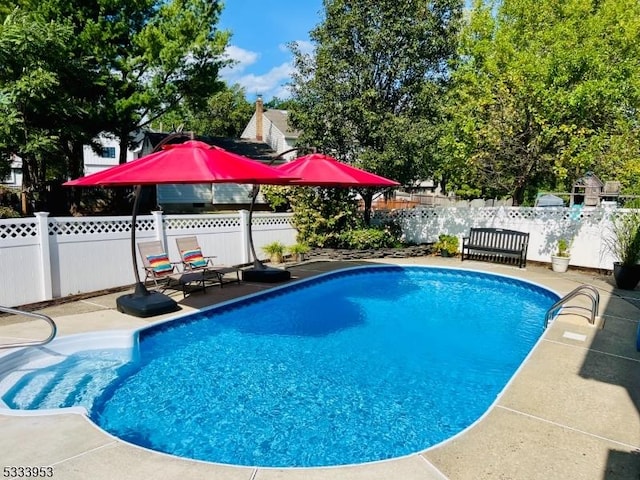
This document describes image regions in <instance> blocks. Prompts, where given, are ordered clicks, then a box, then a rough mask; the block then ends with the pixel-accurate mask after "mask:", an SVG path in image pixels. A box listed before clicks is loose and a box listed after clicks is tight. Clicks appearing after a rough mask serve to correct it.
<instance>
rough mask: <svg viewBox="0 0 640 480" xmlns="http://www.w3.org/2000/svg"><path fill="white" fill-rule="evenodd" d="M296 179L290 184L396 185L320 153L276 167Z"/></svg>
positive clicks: (330, 185) (341, 185)
mask: <svg viewBox="0 0 640 480" xmlns="http://www.w3.org/2000/svg"><path fill="white" fill-rule="evenodd" d="M276 168H277V169H278V170H280V171H281V172H283V173H286V174H288V175H290V176H292V177H297V178H298V179H297V180H292V181H291V184H292V185H306V186H316V187H397V186H398V185H400V184H399V183H398V182H396V181H395V180H389V179H388V178H384V177H381V176H379V175H375V174H373V173H369V172H367V171H366V170H361V169H359V168H356V167H352V166H351V165H347V164H346V163H342V162H339V161H338V160H336V159H335V158H332V157H329V156H328V155H324V154H322V153H312V154H309V155H305V156H303V157H298V158H296V159H295V160H292V161H291V162H289V163H284V164H282V165H279V166H277V167H276Z"/></svg>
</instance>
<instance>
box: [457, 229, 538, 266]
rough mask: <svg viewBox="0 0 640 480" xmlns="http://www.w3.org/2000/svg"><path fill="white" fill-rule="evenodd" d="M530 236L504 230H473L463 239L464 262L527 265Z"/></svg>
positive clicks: (524, 233)
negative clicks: (476, 261) (475, 261)
mask: <svg viewBox="0 0 640 480" xmlns="http://www.w3.org/2000/svg"><path fill="white" fill-rule="evenodd" d="M528 245H529V234H528V233H526V232H518V231H517V230H504V229H502V228H472V229H471V230H470V231H469V236H468V237H464V238H463V239H462V260H463V261H464V260H465V259H466V260H481V261H485V262H495V263H505V264H509V265H517V266H518V267H520V268H523V267H525V266H526V265H527V247H528Z"/></svg>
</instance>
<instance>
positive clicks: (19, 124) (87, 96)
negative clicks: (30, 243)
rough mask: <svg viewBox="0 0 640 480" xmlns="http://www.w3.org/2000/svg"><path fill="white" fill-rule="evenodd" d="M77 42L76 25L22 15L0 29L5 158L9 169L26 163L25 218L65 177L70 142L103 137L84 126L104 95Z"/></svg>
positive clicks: (0, 148)
mask: <svg viewBox="0 0 640 480" xmlns="http://www.w3.org/2000/svg"><path fill="white" fill-rule="evenodd" d="M72 38H73V28H72V26H71V25H70V24H68V23H66V22H63V23H51V22H47V21H45V20H44V19H43V18H42V17H40V16H39V15H37V14H34V13H27V12H23V11H21V10H20V9H15V10H14V11H13V12H12V13H11V14H9V15H8V16H7V17H6V18H5V21H4V22H3V23H2V25H0V64H2V66H3V68H2V69H0V115H1V116H2V118H3V122H2V124H1V125H0V155H1V156H2V158H3V160H4V161H5V164H8V162H9V160H10V156H11V154H16V155H18V156H20V157H21V158H22V172H23V185H22V190H23V199H22V210H23V214H27V213H29V211H30V206H31V205H33V204H34V203H36V202H38V201H40V200H42V196H43V192H44V188H45V184H46V181H47V180H49V179H51V178H61V177H63V176H64V173H65V172H66V167H67V166H66V163H65V159H66V155H67V153H68V152H67V151H65V148H67V145H66V144H65V142H66V141H73V140H75V139H78V138H80V139H88V138H90V136H89V135H91V134H93V135H95V134H96V133H97V131H95V130H94V131H91V132H87V130H86V129H85V128H84V126H86V125H87V121H88V120H89V119H90V118H91V112H92V111H93V107H92V106H93V105H95V104H96V103H99V101H100V97H101V95H102V94H104V90H101V89H100V88H99V83H100V77H99V74H98V73H97V72H95V70H93V69H92V68H91V64H90V62H88V61H87V60H86V59H84V58H82V57H77V56H75V55H74V54H73V51H72V47H71V46H70V45H72ZM70 85H73V86H75V87H76V88H70ZM83 125H84V126H83ZM94 128H95V127H94Z"/></svg>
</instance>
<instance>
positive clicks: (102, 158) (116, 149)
mask: <svg viewBox="0 0 640 480" xmlns="http://www.w3.org/2000/svg"><path fill="white" fill-rule="evenodd" d="M98 141H99V142H100V144H101V145H102V150H101V151H100V152H96V151H95V150H94V149H93V148H91V147H90V146H89V145H85V146H84V150H83V152H82V156H83V157H84V174H85V175H90V174H92V173H96V172H100V171H102V170H104V169H105V168H109V167H113V166H116V165H118V158H119V157H120V140H119V139H118V138H117V137H114V136H112V135H106V134H101V135H100V136H99V137H98ZM141 154H142V153H141V148H137V149H135V150H127V162H130V161H131V160H135V159H136V158H139V157H140V156H141Z"/></svg>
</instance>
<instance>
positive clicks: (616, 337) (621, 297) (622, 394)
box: [0, 257, 640, 480]
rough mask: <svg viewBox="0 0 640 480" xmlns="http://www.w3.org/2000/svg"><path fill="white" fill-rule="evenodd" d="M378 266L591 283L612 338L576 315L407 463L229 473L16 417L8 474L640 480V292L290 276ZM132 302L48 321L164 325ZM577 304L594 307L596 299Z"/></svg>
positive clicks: (320, 266) (76, 421) (304, 268)
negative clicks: (378, 270)
mask: <svg viewBox="0 0 640 480" xmlns="http://www.w3.org/2000/svg"><path fill="white" fill-rule="evenodd" d="M367 263H394V264H419V265H438V266H448V267H455V268H465V269H475V270H481V271H488V272H494V273H500V274H504V275H509V276H513V277H517V278H523V279H526V280H529V281H532V282H534V283H537V284H540V285H544V286H546V287H549V288H550V289H552V290H554V291H556V292H557V293H559V294H561V295H564V294H566V293H568V292H570V291H571V290H573V289H574V288H575V287H576V286H578V285H580V284H590V285H593V286H594V287H595V288H597V289H598V291H599V293H600V316H601V322H600V323H602V322H604V328H602V329H601V328H598V327H597V326H592V325H590V324H589V322H588V320H587V318H585V313H584V312H580V311H576V310H573V309H572V310H571V312H572V313H565V314H562V315H560V316H559V317H558V318H557V319H556V320H554V321H553V322H552V323H551V324H550V326H549V328H548V329H547V331H546V332H545V334H544V337H543V340H542V341H541V342H540V343H539V344H538V347H537V348H536V349H535V350H534V352H533V353H532V355H531V356H530V357H529V359H528V361H527V362H526V363H525V364H524V365H523V366H522V368H521V369H520V371H519V372H518V373H517V375H516V376H515V377H514V379H513V380H512V381H511V383H510V384H509V385H508V387H507V388H506V390H505V391H504V393H503V394H502V395H501V396H500V397H499V399H498V400H497V402H496V403H495V404H494V406H493V408H492V409H491V410H490V411H489V412H488V413H487V414H486V415H485V416H484V417H483V418H482V419H481V420H480V421H479V422H477V423H476V424H475V425H474V426H472V427H471V428H469V429H468V430H466V431H464V432H463V433H462V434H460V435H458V436H456V437H454V438H453V439H450V440H449V441H447V442H445V443H442V444H440V445H438V446H435V447H433V448H430V449H428V450H426V451H423V452H420V453H417V454H414V455H410V456H407V457H403V458H400V459H393V460H387V461H381V462H375V463H368V464H363V465H355V466H347V467H329V468H309V469H279V468H250V467H235V466H228V465H218V464H211V463H206V462H197V461H191V460H185V459H181V458H176V457H172V456H169V455H164V454H160V453H156V452H152V451H149V450H146V449H143V448H139V447H136V446H133V445H130V444H127V443H124V442H122V441H120V440H118V439H116V438H114V437H112V436H110V435H108V434H106V433H104V432H103V431H102V430H100V429H99V428H98V427H96V426H95V425H94V424H93V423H91V422H90V421H89V420H88V419H86V418H85V417H84V416H82V415H79V414H62V415H60V414H58V415H50V414H47V415H23V416H21V415H14V414H6V411H4V413H2V412H0V432H2V435H1V436H0V452H2V453H1V455H0V459H1V461H0V469H4V468H5V467H12V466H16V467H18V466H25V467H26V466H32V467H33V466H51V467H52V468H53V470H52V472H53V477H52V478H56V479H62V480H75V479H78V480H81V479H82V480H85V479H88V478H91V479H96V480H99V479H122V480H126V479H132V480H133V479H136V480H137V479H143V478H153V479H156V480H165V479H200V478H207V479H225V480H235V479H238V480H275V479H283V480H298V479H310V480H324V479H354V480H358V479H367V480H383V479H384V480H386V479H403V480H431V479H434V480H435V479H444V478H448V479H451V480H494V479H514V480H534V479H535V480H537V479H540V480H548V479H585V480H605V479H606V480H618V479H620V480H622V479H625V480H626V479H629V480H639V479H640V352H638V351H636V348H635V342H636V340H635V339H636V330H637V328H638V321H639V319H640V309H639V307H640V290H638V289H636V290H634V291H623V290H617V289H616V288H615V287H614V285H613V283H612V282H613V281H612V279H611V278H610V277H606V276H600V275H598V274H596V273H591V272H580V271H573V270H570V271H569V272H567V273H565V274H558V273H554V272H552V271H551V270H550V268H548V267H546V266H535V265H530V266H527V268H526V269H518V268H512V267H503V266H499V265H495V264H488V263H479V262H466V261H465V262H464V263H461V262H460V260H459V259H443V258H440V257H418V258H411V259H393V261H390V260H388V259H385V260H367V261H353V262H330V261H318V262H309V263H306V264H304V263H303V264H299V265H291V266H289V267H288V268H289V269H290V270H291V272H292V276H293V279H292V281H296V280H298V279H303V278H308V277H310V276H314V275H318V274H320V273H324V272H327V271H331V270H335V269H339V268H345V267H350V266H355V265H361V264H367ZM272 286H273V285H269V284H258V283H247V282H243V283H240V284H228V285H225V287H224V288H222V289H220V288H218V287H213V288H208V289H207V291H206V293H201V292H200V293H193V294H191V295H188V296H187V297H186V298H184V299H183V298H182V293H180V292H173V293H172V296H173V297H174V298H175V299H176V301H178V303H179V304H180V306H181V307H182V310H183V312H187V311H192V310H196V309H199V308H202V307H204V306H208V305H212V304H215V303H219V302H222V301H226V300H229V299H233V298H237V297H241V296H244V295H248V294H251V293H255V292H259V291H262V290H265V289H268V288H271V287H272ZM121 294H122V293H113V294H109V295H102V296H96V297H92V298H87V299H84V300H77V301H73V302H66V303H60V304H57V305H52V306H48V307H46V308H42V309H41V310H39V311H40V312H42V313H45V314H47V315H49V316H51V317H53V318H54V319H55V321H56V323H57V324H58V327H59V335H69V334H73V333H80V332H88V331H97V330H110V329H134V328H137V327H140V326H143V325H146V324H148V323H151V322H157V321H158V320H159V317H153V318H150V319H142V318H135V317H131V316H128V315H124V314H122V313H119V312H117V310H116V308H115V307H116V304H115V299H116V298H117V297H118V296H119V295H121ZM569 304H570V305H578V306H582V307H587V306H589V305H590V303H589V301H588V299H586V298H585V297H578V298H576V299H574V300H572V301H571V302H570V303H569ZM174 315H175V314H171V315H168V317H170V316H174ZM542 321H543V319H541V322H542ZM42 323H43V322H33V321H25V320H23V319H20V318H18V317H3V318H0V343H10V342H12V341H19V340H24V339H32V338H38V337H39V338H42V337H44V336H46V334H47V333H46V329H45V328H44V327H43V326H42ZM4 472H5V475H4V477H5V478H7V477H8V475H7V473H6V472H7V471H4ZM9 473H11V472H10V471H9Z"/></svg>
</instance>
